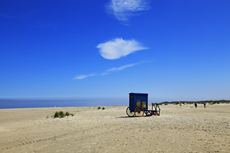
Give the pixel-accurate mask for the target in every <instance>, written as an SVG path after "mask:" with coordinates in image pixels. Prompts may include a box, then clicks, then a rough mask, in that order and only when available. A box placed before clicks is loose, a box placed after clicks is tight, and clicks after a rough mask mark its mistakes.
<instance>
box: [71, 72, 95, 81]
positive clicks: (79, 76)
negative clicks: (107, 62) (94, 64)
mask: <svg viewBox="0 0 230 153" xmlns="http://www.w3.org/2000/svg"><path fill="white" fill-rule="evenodd" d="M95 75H96V74H95V73H92V74H88V75H78V76H75V77H74V79H78V80H81V79H85V78H87V77H91V76H95Z"/></svg>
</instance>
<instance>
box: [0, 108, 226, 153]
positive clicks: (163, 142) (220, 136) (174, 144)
mask: <svg viewBox="0 0 230 153" xmlns="http://www.w3.org/2000/svg"><path fill="white" fill-rule="evenodd" d="M105 108H106V109H105V110H101V109H100V110H97V107H68V108H64V107H63V108H26V109H1V110H0V152H1V153H12V152H14V153H17V152H22V153H25V152H28V153H32V152H40V153H44V152H52V153H53V152H71V153H72V152H82V153H85V152H95V153H97V152H98V153H101V152H108V153H111V152H112V153H113V152H137V153H140V152H147V153H152V152H175V153H177V152H230V105H229V104H216V105H207V108H206V109H204V108H203V105H199V104H198V108H197V109H195V108H194V105H192V104H186V105H182V106H179V105H171V104H169V105H162V106H161V115H160V116H151V117H145V116H144V117H127V115H126V112H125V111H126V108H127V106H106V107H105ZM149 109H150V106H149ZM56 111H64V112H66V111H68V112H70V113H74V116H70V117H65V118H62V119H59V118H56V119H53V118H50V117H51V116H52V115H54V113H55V112H56ZM47 116H49V118H46V117H47Z"/></svg>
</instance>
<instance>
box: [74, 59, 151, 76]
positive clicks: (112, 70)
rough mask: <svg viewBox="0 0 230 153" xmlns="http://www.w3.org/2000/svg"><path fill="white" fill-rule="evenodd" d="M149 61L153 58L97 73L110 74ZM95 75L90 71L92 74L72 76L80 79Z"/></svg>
mask: <svg viewBox="0 0 230 153" xmlns="http://www.w3.org/2000/svg"><path fill="white" fill-rule="evenodd" d="M151 62H153V60H152V61H142V62H139V63H133V64H127V65H123V66H120V67H113V68H110V69H108V70H106V71H105V72H103V73H101V74H99V75H101V76H104V75H108V74H110V73H112V72H115V71H121V70H124V69H126V68H130V67H133V66H136V65H139V64H142V63H151ZM96 75H97V74H95V73H92V74H89V75H78V76H76V77H74V79H78V80H81V79H85V78H87V77H91V76H96Z"/></svg>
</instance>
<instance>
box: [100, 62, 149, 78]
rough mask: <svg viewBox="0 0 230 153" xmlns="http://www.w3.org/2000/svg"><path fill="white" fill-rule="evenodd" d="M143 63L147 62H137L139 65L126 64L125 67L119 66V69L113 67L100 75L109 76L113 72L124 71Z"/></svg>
mask: <svg viewBox="0 0 230 153" xmlns="http://www.w3.org/2000/svg"><path fill="white" fill-rule="evenodd" d="M145 62H148V61H142V62H139V63H133V64H127V65H124V66H120V67H113V68H111V69H108V70H107V71H106V72H104V73H102V74H101V75H102V76H103V75H107V74H109V73H111V72H114V71H121V70H124V69H126V68H129V67H133V66H136V65H139V64H142V63H145Z"/></svg>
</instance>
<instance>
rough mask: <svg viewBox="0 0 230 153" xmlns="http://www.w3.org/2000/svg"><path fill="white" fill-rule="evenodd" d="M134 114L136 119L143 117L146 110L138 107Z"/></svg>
mask: <svg viewBox="0 0 230 153" xmlns="http://www.w3.org/2000/svg"><path fill="white" fill-rule="evenodd" d="M134 114H135V116H136V117H142V116H143V115H144V109H143V108H142V107H136V108H135V111H134Z"/></svg>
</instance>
